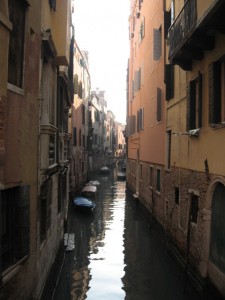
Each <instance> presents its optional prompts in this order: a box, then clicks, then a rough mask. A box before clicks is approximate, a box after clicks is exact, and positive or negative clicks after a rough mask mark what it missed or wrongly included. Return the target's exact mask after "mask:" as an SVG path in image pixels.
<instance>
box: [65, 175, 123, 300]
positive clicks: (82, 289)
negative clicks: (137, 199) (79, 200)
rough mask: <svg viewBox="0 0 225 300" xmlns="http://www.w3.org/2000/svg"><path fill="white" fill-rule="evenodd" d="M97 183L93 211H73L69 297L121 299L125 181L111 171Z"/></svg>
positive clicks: (99, 178)
mask: <svg viewBox="0 0 225 300" xmlns="http://www.w3.org/2000/svg"><path fill="white" fill-rule="evenodd" d="M97 180H98V181H99V182H100V185H99V186H98V194H97V196H96V199H95V202H96V209H95V211H94V214H91V215H86V214H77V213H75V214H74V219H73V221H72V223H71V224H70V227H72V228H74V231H75V253H74V268H73V271H72V284H71V299H80V300H81V299H86V298H88V299H106V298H107V299H115V300H116V299H124V297H125V292H124V290H123V289H122V285H123V284H122V281H121V278H122V277H123V276H124V245H123V232H124V211H125V182H114V174H111V175H109V176H104V177H102V176H101V177H98V178H97Z"/></svg>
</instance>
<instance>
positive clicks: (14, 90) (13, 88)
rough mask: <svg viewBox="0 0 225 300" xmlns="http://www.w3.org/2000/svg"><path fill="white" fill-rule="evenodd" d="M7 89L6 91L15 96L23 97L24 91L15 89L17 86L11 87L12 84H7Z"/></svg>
mask: <svg viewBox="0 0 225 300" xmlns="http://www.w3.org/2000/svg"><path fill="white" fill-rule="evenodd" d="M7 88H8V90H10V91H12V92H14V93H16V94H19V95H21V96H24V90H23V89H21V88H19V87H17V86H15V85H13V84H11V83H7Z"/></svg>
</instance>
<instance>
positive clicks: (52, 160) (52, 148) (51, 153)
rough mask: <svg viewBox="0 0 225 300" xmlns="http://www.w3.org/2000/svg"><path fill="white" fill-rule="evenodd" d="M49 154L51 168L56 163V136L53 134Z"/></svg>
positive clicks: (50, 138)
mask: <svg viewBox="0 0 225 300" xmlns="http://www.w3.org/2000/svg"><path fill="white" fill-rule="evenodd" d="M48 153H49V166H51V165H53V164H54V163H55V162H56V153H55V135H54V134H51V135H50V136H49V145H48Z"/></svg>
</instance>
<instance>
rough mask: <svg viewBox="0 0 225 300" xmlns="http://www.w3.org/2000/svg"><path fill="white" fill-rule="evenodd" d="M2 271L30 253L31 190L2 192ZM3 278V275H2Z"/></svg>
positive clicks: (7, 190)
mask: <svg viewBox="0 0 225 300" xmlns="http://www.w3.org/2000/svg"><path fill="white" fill-rule="evenodd" d="M0 215H1V219H0V234H1V237H0V238H1V247H0V265H1V269H0V270H1V271H4V270H6V269H7V268H9V267H10V266H12V265H14V264H15V263H16V262H18V261H19V260H21V259H23V258H24V257H25V256H27V255H29V251H30V225H29V224H30V189H29V186H21V187H14V188H10V189H6V190H1V191H0ZM0 276H1V274H0Z"/></svg>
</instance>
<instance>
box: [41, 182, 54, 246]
mask: <svg viewBox="0 0 225 300" xmlns="http://www.w3.org/2000/svg"><path fill="white" fill-rule="evenodd" d="M51 205H52V179H48V180H46V181H45V182H43V183H42V185H41V193H40V240H41V241H43V240H44V239H45V238H46V234H47V230H48V229H49V227H50V225H51Z"/></svg>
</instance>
